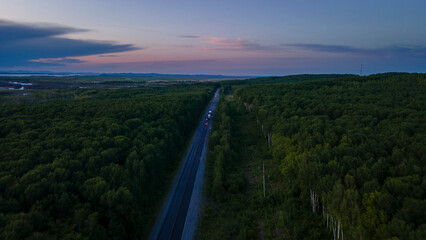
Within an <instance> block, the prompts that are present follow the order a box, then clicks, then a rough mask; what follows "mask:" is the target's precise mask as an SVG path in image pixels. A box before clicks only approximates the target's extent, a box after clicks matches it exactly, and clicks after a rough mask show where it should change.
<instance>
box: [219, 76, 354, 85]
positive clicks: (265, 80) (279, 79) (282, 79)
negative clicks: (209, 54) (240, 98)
mask: <svg viewBox="0 0 426 240" xmlns="http://www.w3.org/2000/svg"><path fill="white" fill-rule="evenodd" d="M351 76H354V75H352V74H299V75H289V76H276V77H258V78H249V79H244V80H228V81H223V82H221V84H222V85H234V86H235V85H254V84H272V83H292V82H306V81H320V80H330V79H337V78H345V77H351Z"/></svg>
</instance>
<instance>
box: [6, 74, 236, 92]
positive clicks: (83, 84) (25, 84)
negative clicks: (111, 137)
mask: <svg viewBox="0 0 426 240" xmlns="http://www.w3.org/2000/svg"><path fill="white" fill-rule="evenodd" d="M238 79H244V78H243V77H229V76H209V75H205V76H203V75H193V76H191V75H189V76H187V75H152V76H133V75H90V76H88V75H85V76H81V75H76V76H69V75H64V76H19V75H17V76H0V92H1V93H2V94H3V95H4V94H8V95H11V94H12V95H16V94H22V92H20V91H22V90H46V89H67V88H80V89H107V88H142V87H153V86H167V85H174V84H192V83H199V82H217V81H224V80H238ZM17 90H19V91H17ZM12 91H17V92H12Z"/></svg>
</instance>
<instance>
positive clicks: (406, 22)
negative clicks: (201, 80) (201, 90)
mask: <svg viewBox="0 0 426 240" xmlns="http://www.w3.org/2000/svg"><path fill="white" fill-rule="evenodd" d="M425 10H426V1H424V0H358V1H349V0H322V1H318V0H298V1H296V0H215V1H205V0H156V1H155V0H73V1H70V0H31V1H28V0H13V1H10V0H0V71H17V70H28V71H53V72H59V71H61V72H64V71H66V72H106V73H108V72H134V73H152V72H155V73H169V74H223V75H244V76H270V75H289V74H299V73H351V74H359V73H360V70H361V65H362V74H373V73H380V72H396V71H398V72H401V71H403V72H423V73H424V72H426V14H424V11H425Z"/></svg>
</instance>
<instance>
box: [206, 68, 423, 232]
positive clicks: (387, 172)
mask: <svg viewBox="0 0 426 240" xmlns="http://www.w3.org/2000/svg"><path fill="white" fill-rule="evenodd" d="M233 87H234V91H232V92H233V93H232V94H233V97H232V98H228V100H230V99H233V101H224V100H222V101H221V103H220V106H219V109H218V110H219V112H218V114H219V113H220V114H221V116H228V118H224V117H221V118H215V120H214V123H213V124H214V125H213V126H214V129H216V130H215V132H216V134H217V135H218V136H215V135H214V134H212V136H211V137H210V140H209V141H211V146H210V149H211V150H212V151H213V154H211V155H210V156H209V158H208V161H209V167H208V172H209V174H210V175H209V177H208V178H207V180H206V185H207V186H208V188H207V191H206V205H205V208H204V215H203V218H202V221H201V224H200V227H199V234H200V238H201V239H330V238H333V239H425V238H426V231H425V229H426V215H425V212H426V200H425V194H426V192H425V189H426V179H425V170H426V166H425V156H426V152H425V150H426V148H425V146H426V130H425V129H426V122H425V119H426V108H425V106H426V104H425V103H426V95H425V92H426V75H424V74H394V73H390V74H378V75H371V76H365V77H358V76H352V77H350V76H349V77H345V78H340V79H335V80H324V81H311V82H303V83H286V84H270V85H261V84H256V85H242V86H238V87H236V86H235V85H234V86H233ZM228 91H229V87H228ZM229 92H231V91H229ZM218 114H216V117H217V116H218ZM223 119H226V121H224V120H223ZM228 122H229V123H230V124H228ZM222 125H223V126H228V125H230V127H222ZM227 128H229V129H230V130H229V131H230V132H231V133H230V134H228V133H227V132H226V131H223V130H222V129H227ZM228 135H230V136H228ZM227 138H229V141H223V140H222V139H227ZM217 139H219V140H217ZM227 142H229V146H230V147H229V149H230V150H229V152H224V153H226V154H224V156H223V160H220V159H221V157H219V155H218V154H217V150H216V149H217V148H218V149H219V150H221V149H223V148H226V146H227ZM219 152H220V151H219ZM263 164H265V171H263ZM217 165H219V166H221V167H219V168H218V167H217ZM217 169H219V171H218V170H217ZM218 172H219V173H221V174H218ZM218 175H220V176H221V177H220V178H218V177H217V176H218ZM241 176H243V178H242V180H235V179H241ZM263 176H265V187H266V188H265V196H264V195H263V194H264V192H263V191H264V190H263V189H264V188H263ZM217 178H218V179H220V181H217V180H215V179H217ZM215 182H221V183H222V184H221V186H222V187H220V188H217V189H220V191H216V190H215V187H213V186H215ZM241 182H242V183H241Z"/></svg>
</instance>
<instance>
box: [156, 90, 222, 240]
mask: <svg viewBox="0 0 426 240" xmlns="http://www.w3.org/2000/svg"><path fill="white" fill-rule="evenodd" d="M218 99H219V89H218V90H217V91H216V93H215V95H214V97H213V99H212V101H211V102H210V104H209V106H208V107H207V109H206V111H205V113H204V114H203V116H202V118H201V121H200V122H199V124H198V127H197V130H196V131H195V134H194V138H193V139H192V142H191V146H190V147H189V150H188V152H187V154H186V156H185V159H184V161H183V162H182V165H181V167H180V169H179V171H178V173H177V175H176V177H175V179H174V181H173V185H172V188H171V189H170V191H169V193H168V196H167V199H166V201H165V203H164V205H163V208H162V210H161V212H160V214H159V215H158V216H157V220H156V222H155V225H154V228H153V230H152V232H151V235H150V237H149V239H189V238H192V236H193V233H194V231H195V226H193V225H195V224H196V213H195V214H194V212H195V211H197V210H198V205H199V200H200V199H199V198H201V185H202V184H200V182H201V183H202V178H203V176H202V175H203V174H204V158H205V148H206V144H207V136H208V134H209V132H210V126H211V123H212V118H213V116H214V112H215V110H216V103H217V101H218ZM209 111H212V117H211V118H210V119H208V120H207V121H206V118H207V115H208V113H209ZM206 123H207V126H206V125H205V124H206ZM203 150H204V151H203ZM200 162H201V167H200ZM196 179H197V184H196V188H195V190H194V184H195V180H196ZM200 179H201V180H200ZM194 202H195V203H196V204H195V205H194ZM190 203H191V204H192V205H193V206H190ZM194 206H196V207H195V208H196V209H195V208H194ZM188 209H190V210H191V211H190V216H188V217H189V218H190V219H191V220H188V221H187V214H188ZM194 216H195V217H194ZM194 218H195V220H194ZM188 225H191V226H188ZM184 228H185V234H184V235H182V233H183V231H184ZM188 229H189V230H188ZM188 232H189V234H188ZM182 236H184V237H183V238H182Z"/></svg>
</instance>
